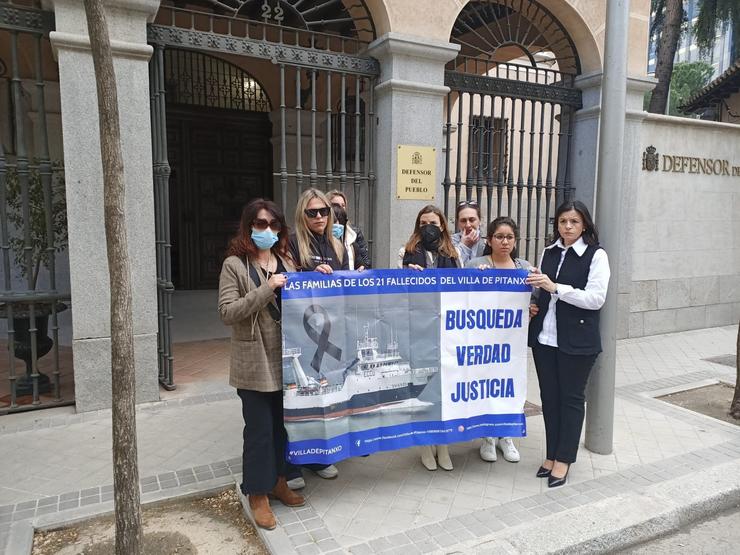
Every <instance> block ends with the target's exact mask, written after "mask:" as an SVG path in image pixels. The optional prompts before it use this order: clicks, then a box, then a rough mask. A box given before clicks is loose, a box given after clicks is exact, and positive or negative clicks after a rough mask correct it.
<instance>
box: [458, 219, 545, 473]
mask: <svg viewBox="0 0 740 555" xmlns="http://www.w3.org/2000/svg"><path fill="white" fill-rule="evenodd" d="M462 212H463V213H464V212H465V211H462ZM460 213H461V212H460V211H458V218H459V214H460ZM486 231H487V233H486V237H485V242H486V245H487V248H486V251H488V254H485V255H483V256H479V257H477V258H473V259H472V260H470V261H469V262H467V264H465V267H466V268H478V269H480V270H487V269H489V268H496V269H499V270H529V269H531V268H532V266H531V264H530V263H529V262H527V261H526V260H524V259H522V258H517V257H516V255H517V252H516V243H517V241H518V240H519V227H518V226H517V225H516V222H515V221H514V220H512V219H511V218H508V217H505V216H501V217H498V218H496V219H495V220H493V221H492V222H491V223H490V224H488V229H487V230H486ZM496 447H498V448H499V449H500V450H501V453H502V454H503V456H504V459H506V460H507V461H509V462H519V460H520V456H519V451H518V450H517V448H516V446H515V445H514V441H513V440H512V439H511V438H510V437H500V438H498V441H496V438H495V437H484V438H483V442H482V443H481V446H480V458H481V459H483V460H484V461H487V462H496V458H497V457H496Z"/></svg>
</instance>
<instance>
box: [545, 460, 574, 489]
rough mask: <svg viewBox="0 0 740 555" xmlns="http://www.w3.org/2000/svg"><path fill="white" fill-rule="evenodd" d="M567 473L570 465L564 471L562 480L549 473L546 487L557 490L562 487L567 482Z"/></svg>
mask: <svg viewBox="0 0 740 555" xmlns="http://www.w3.org/2000/svg"><path fill="white" fill-rule="evenodd" d="M568 472H570V465H568V470H566V471H565V476H563V477H562V478H558V477H556V476H553V475H552V472H551V473H550V475H549V476H548V477H547V487H548V488H559V487H560V486H564V485H565V483H566V482H567V481H568Z"/></svg>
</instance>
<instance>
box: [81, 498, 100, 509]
mask: <svg viewBox="0 0 740 555" xmlns="http://www.w3.org/2000/svg"><path fill="white" fill-rule="evenodd" d="M96 503H100V495H91V496H89V497H83V498H82V499H80V507H86V506H87V505H95V504H96Z"/></svg>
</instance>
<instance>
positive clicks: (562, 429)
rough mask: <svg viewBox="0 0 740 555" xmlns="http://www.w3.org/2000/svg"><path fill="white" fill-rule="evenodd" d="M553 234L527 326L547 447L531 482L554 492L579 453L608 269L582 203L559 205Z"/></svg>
mask: <svg viewBox="0 0 740 555" xmlns="http://www.w3.org/2000/svg"><path fill="white" fill-rule="evenodd" d="M553 236H554V241H553V243H552V244H551V245H550V246H549V247H546V248H545V250H544V252H543V253H542V259H541V260H540V267H539V269H537V268H535V269H534V270H533V271H532V273H530V274H529V277H528V278H527V283H529V284H531V285H534V286H535V287H539V289H540V291H539V297H538V299H537V305H536V307H534V308H530V313H534V317H533V318H532V319H531V321H530V322H529V346H530V347H532V356H533V357H534V365H535V368H536V369H537V379H538V380H539V382H540V396H541V398H542V416H543V418H544V420H545V438H546V445H547V456H546V457H545V461H544V462H543V463H542V466H540V468H539V470H538V471H537V477H538V478H547V485H548V487H551V488H556V487H559V486H562V485H564V484H565V483H566V480H567V477H568V471H569V470H570V465H571V464H573V463H574V462H575V461H576V455H577V454H578V442H579V440H580V437H581V429H582V428H583V417H584V415H585V390H586V383H587V382H588V376H589V374H590V373H591V368H592V367H593V365H594V362H596V357H597V356H598V355H599V353H600V352H601V335H600V333H599V311H600V310H601V307H602V306H603V305H604V301H605V300H606V293H607V289H608V286H609V277H610V275H611V271H610V269H609V258H608V257H607V255H606V251H605V250H604V249H602V248H601V246H600V245H599V235H598V232H597V231H596V226H595V225H594V222H593V220H592V219H591V214H589V212H588V208H586V206H585V205H584V204H583V203H582V202H580V201H566V202H565V203H563V204H562V205H560V207H558V209H557V210H556V211H555V223H554V230H553Z"/></svg>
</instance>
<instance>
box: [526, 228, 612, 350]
mask: <svg viewBox="0 0 740 555" xmlns="http://www.w3.org/2000/svg"><path fill="white" fill-rule="evenodd" d="M553 247H560V248H561V249H563V252H562V254H561V255H560V262H559V263H558V269H557V272H556V273H555V279H557V276H558V275H559V274H560V267H561V266H562V265H563V260H565V254H566V253H567V252H568V249H570V248H572V249H573V250H574V251H575V252H576V254H577V255H578V256H583V253H584V252H586V249H587V248H588V245H587V244H586V243H585V241H584V240H583V237H579V238H578V240H577V241H576V242H575V243H573V244H572V245H571V246H570V247H566V246H564V245H563V241H562V239H558V240H557V241H556V242H555V243H553V244H552V245H550V246H549V247H547V249H551V248H553ZM547 249H545V250H547ZM544 257H545V253H544V252H543V253H542V258H540V269H542V259H543V258H544ZM610 276H611V270H610V269H609V257H608V256H607V255H606V251H605V250H604V249H599V250H597V251H596V252H595V253H594V257H593V258H592V259H591V265H590V266H589V268H588V281H587V282H586V288H585V289H576V288H575V287H573V286H571V285H565V284H562V283H556V285H557V289H556V291H557V292H556V293H552V294H551V296H550V304H549V305H548V307H547V314H545V319H544V321H543V322H542V331H540V334H539V335H538V336H537V341H539V342H540V344H542V345H549V346H550V347H557V346H558V327H557V319H556V315H555V303H557V302H558V301H563V302H566V303H568V304H572V305H573V306H577V307H578V308H585V309H586V310H599V309H600V308H601V307H602V306H604V301H605V300H606V290H607V289H608V287H609V277H610Z"/></svg>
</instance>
